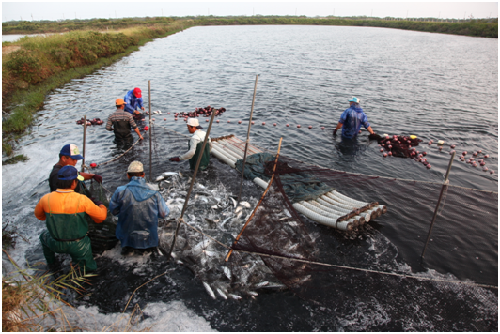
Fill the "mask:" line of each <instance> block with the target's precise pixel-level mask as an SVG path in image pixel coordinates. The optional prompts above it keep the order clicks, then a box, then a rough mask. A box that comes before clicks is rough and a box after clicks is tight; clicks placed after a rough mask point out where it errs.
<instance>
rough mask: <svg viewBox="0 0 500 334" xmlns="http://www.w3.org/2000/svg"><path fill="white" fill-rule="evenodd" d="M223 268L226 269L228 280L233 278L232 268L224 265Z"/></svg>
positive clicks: (225, 273)
mask: <svg viewBox="0 0 500 334" xmlns="http://www.w3.org/2000/svg"><path fill="white" fill-rule="evenodd" d="M222 270H223V271H224V275H226V277H227V279H228V280H231V277H232V275H231V270H230V269H229V268H228V267H222Z"/></svg>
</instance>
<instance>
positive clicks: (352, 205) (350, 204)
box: [325, 190, 366, 210]
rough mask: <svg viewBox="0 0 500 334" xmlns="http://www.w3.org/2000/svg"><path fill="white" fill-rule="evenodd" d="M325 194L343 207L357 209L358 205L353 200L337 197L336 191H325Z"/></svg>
mask: <svg viewBox="0 0 500 334" xmlns="http://www.w3.org/2000/svg"><path fill="white" fill-rule="evenodd" d="M334 191H335V190H334ZM325 196H328V198H330V199H332V200H333V201H335V202H336V203H339V206H343V207H345V208H348V209H351V210H355V209H359V207H360V206H359V205H357V204H356V203H354V200H345V199H342V198H340V197H338V196H337V194H336V193H333V191H329V192H327V193H325ZM365 205H366V204H363V205H361V206H365Z"/></svg>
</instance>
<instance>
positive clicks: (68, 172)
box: [35, 165, 108, 271]
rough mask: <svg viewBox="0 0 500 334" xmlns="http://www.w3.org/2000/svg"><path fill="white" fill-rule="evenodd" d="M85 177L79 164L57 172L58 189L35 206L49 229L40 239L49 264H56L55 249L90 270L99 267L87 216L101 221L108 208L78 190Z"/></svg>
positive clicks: (75, 263) (104, 217)
mask: <svg viewBox="0 0 500 334" xmlns="http://www.w3.org/2000/svg"><path fill="white" fill-rule="evenodd" d="M82 180H83V177H82V176H81V175H78V171H77V169H76V168H75V167H73V166H70V165H66V166H64V167H62V168H61V169H60V170H59V172H58V173H57V181H56V190H55V191H53V192H51V193H49V194H46V195H45V196H43V197H42V198H41V199H40V201H39V202H38V204H37V205H36V207H35V216H36V218H38V219H39V220H45V221H46V226H47V230H45V231H43V232H42V233H41V234H40V242H41V243H42V249H43V255H44V256H45V259H46V260H47V264H48V265H49V267H52V266H53V265H55V262H56V257H55V253H64V254H69V255H70V256H71V260H72V261H73V264H74V265H78V266H80V267H82V268H83V267H85V270H86V271H93V270H96V269H97V264H96V263H95V261H94V258H93V257H92V248H91V245H90V239H89V237H88V236H87V232H88V223H87V219H86V216H87V215H88V216H90V218H91V219H92V220H93V221H94V222H96V223H101V222H102V221H103V220H104V219H106V216H107V214H108V209H107V208H106V207H105V206H104V205H103V204H102V203H101V202H100V201H98V200H90V199H89V198H88V197H87V196H85V195H82V194H79V193H77V192H75V191H74V190H75V188H76V186H77V184H78V181H82Z"/></svg>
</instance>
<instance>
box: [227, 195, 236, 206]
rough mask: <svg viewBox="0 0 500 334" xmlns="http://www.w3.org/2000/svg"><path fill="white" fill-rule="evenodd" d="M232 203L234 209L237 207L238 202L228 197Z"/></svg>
mask: <svg viewBox="0 0 500 334" xmlns="http://www.w3.org/2000/svg"><path fill="white" fill-rule="evenodd" d="M229 198H230V199H231V200H232V201H233V205H234V207H236V206H237V205H238V202H236V200H235V199H234V198H232V197H229Z"/></svg>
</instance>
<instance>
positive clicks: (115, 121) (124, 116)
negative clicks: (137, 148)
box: [106, 99, 144, 148]
mask: <svg viewBox="0 0 500 334" xmlns="http://www.w3.org/2000/svg"><path fill="white" fill-rule="evenodd" d="M115 104H116V111H115V112H114V113H112V114H111V115H109V117H108V122H107V123H106V130H108V131H114V132H115V143H116V144H117V145H118V147H121V146H123V148H128V147H130V146H132V144H133V143H134V137H132V133H131V132H130V129H131V128H132V129H133V130H134V131H135V133H137V135H138V136H139V138H141V140H143V139H144V138H143V137H142V135H141V132H140V131H139V128H138V127H137V124H135V122H134V118H133V117H132V115H131V114H129V113H128V112H126V111H125V106H126V105H127V102H125V101H123V99H116V102H115ZM112 126H113V127H112Z"/></svg>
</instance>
